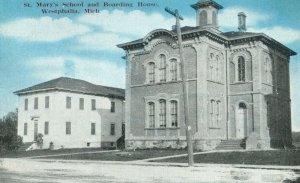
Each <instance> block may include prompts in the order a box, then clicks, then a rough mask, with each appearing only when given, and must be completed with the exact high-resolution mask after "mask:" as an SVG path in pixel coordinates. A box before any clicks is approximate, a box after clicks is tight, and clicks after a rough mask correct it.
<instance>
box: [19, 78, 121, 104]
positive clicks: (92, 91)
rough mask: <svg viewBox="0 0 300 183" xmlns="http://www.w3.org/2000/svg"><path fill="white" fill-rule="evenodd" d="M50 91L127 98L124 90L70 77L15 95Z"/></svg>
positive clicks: (51, 81)
mask: <svg viewBox="0 0 300 183" xmlns="http://www.w3.org/2000/svg"><path fill="white" fill-rule="evenodd" d="M49 90H59V91H69V92H75V93H83V94H89V95H98V96H107V97H114V98H120V99H124V98H125V90H124V89H121V88H113V87H107V86H101V85H95V84H92V83H90V82H87V81H84V80H80V79H74V78H68V77H60V78H57V79H53V80H50V81H46V82H44V83H40V84H37V85H34V86H31V87H28V88H25V89H22V90H18V91H15V92H14V93H15V94H17V95H23V94H28V93H33V92H42V91H49Z"/></svg>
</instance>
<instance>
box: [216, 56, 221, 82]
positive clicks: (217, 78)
mask: <svg viewBox="0 0 300 183" xmlns="http://www.w3.org/2000/svg"><path fill="white" fill-rule="evenodd" d="M220 76H221V74H220V60H219V56H218V55H217V56H216V79H215V81H218V82H219V81H220Z"/></svg>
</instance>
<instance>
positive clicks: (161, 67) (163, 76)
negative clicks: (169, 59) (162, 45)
mask: <svg viewBox="0 0 300 183" xmlns="http://www.w3.org/2000/svg"><path fill="white" fill-rule="evenodd" d="M159 59H160V61H159V80H160V82H165V81H166V56H165V55H163V54H161V55H160V56H159Z"/></svg>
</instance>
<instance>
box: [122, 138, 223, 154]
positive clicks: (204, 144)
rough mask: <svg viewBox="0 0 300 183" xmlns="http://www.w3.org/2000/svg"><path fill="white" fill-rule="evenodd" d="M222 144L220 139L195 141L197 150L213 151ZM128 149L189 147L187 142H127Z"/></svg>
mask: <svg viewBox="0 0 300 183" xmlns="http://www.w3.org/2000/svg"><path fill="white" fill-rule="evenodd" d="M220 142H221V140H220V139H208V140H194V141H193V146H194V149H195V150H202V151H208V150H213V149H215V148H216V146H217V145H219V144H220ZM125 143H126V149H129V150H132V149H149V148H150V149H151V148H157V149H166V148H170V149H184V148H186V147H187V143H186V140H180V139H178V140H126V142H125Z"/></svg>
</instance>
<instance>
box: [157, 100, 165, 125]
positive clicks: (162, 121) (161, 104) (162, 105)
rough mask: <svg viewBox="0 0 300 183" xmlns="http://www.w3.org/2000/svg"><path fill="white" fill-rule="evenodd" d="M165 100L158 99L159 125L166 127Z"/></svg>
mask: <svg viewBox="0 0 300 183" xmlns="http://www.w3.org/2000/svg"><path fill="white" fill-rule="evenodd" d="M166 123H167V119H166V100H164V99H160V100H159V127H166Z"/></svg>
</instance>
